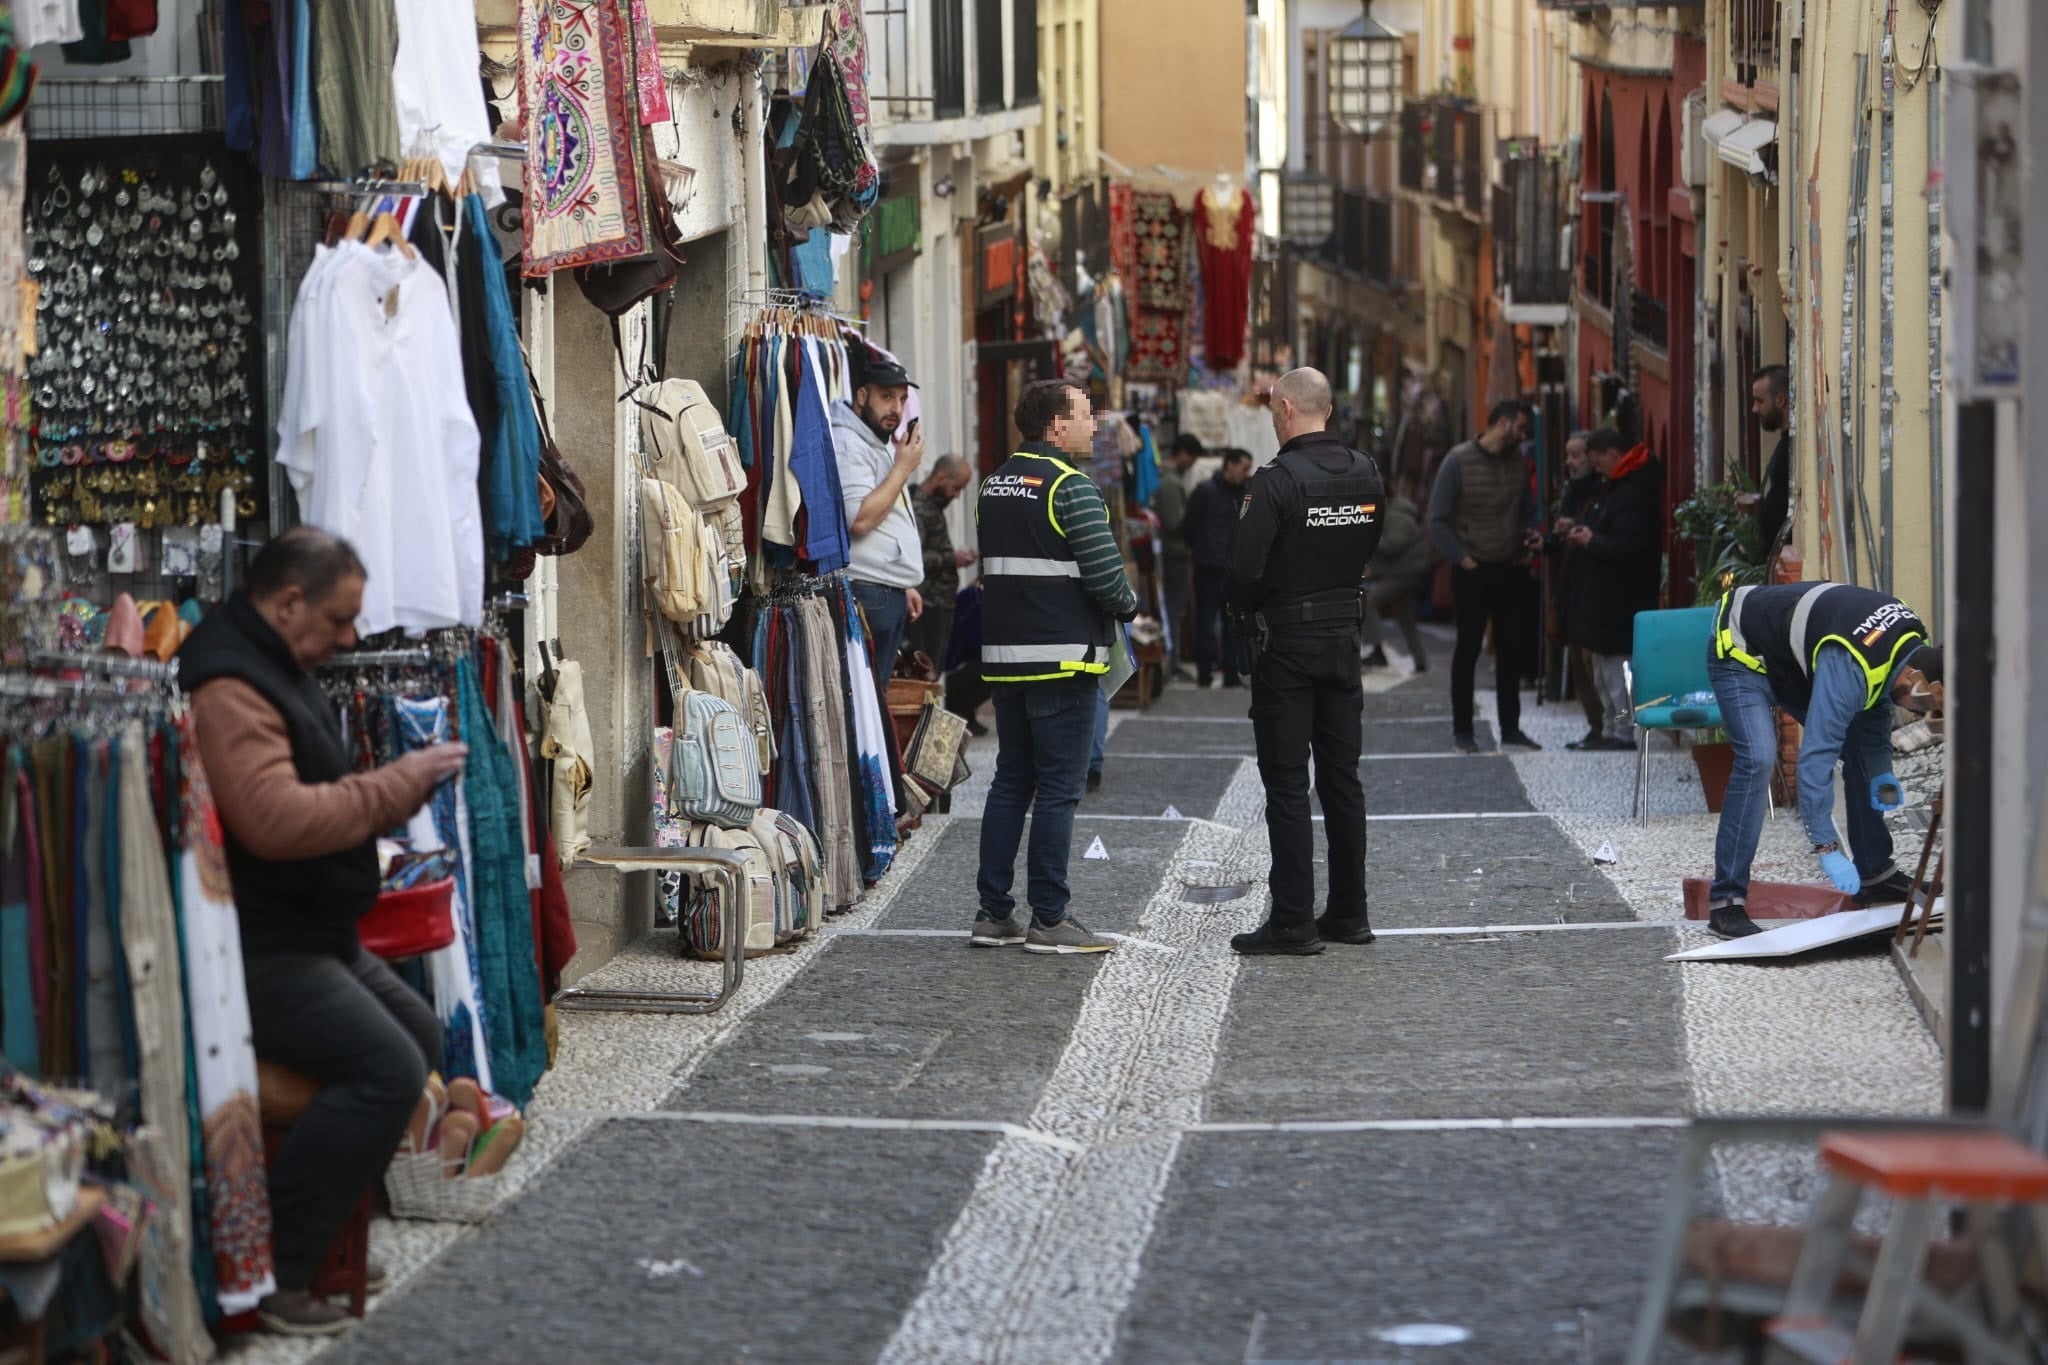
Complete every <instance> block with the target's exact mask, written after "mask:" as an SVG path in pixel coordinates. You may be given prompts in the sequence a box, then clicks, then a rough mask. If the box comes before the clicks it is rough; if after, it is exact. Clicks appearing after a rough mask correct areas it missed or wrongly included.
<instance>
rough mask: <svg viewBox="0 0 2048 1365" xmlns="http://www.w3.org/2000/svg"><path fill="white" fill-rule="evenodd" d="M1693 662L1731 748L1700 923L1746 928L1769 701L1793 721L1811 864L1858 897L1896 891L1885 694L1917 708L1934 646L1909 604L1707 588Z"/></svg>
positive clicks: (1889, 895) (1938, 673) (1873, 901)
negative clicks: (1701, 639) (1707, 604)
mask: <svg viewBox="0 0 2048 1365" xmlns="http://www.w3.org/2000/svg"><path fill="white" fill-rule="evenodd" d="M1707 675H1708V677H1709V678H1710V679H1711V680H1712V681H1713V685H1714V696H1715V698H1716V700H1718V701H1719V702H1720V704H1721V723H1722V724H1723V725H1724V726H1726V727H1727V730H1728V739H1729V742H1730V743H1732V744H1733V745H1734V747H1735V769H1734V772H1733V773H1732V774H1731V775H1730V776H1729V778H1728V795H1727V797H1726V798H1725V799H1724V800H1723V801H1722V803H1721V827H1720V832H1719V834H1717V835H1716V836H1715V839H1714V884H1713V886H1712V887H1711V888H1709V890H1708V893H1707V905H1708V908H1709V912H1710V913H1709V918H1708V921H1707V927H1708V928H1709V929H1711V930H1712V931H1713V932H1715V933H1716V934H1719V935H1720V936H1721V937H1723V938H1742V937H1744V936H1746V935H1749V934H1754V933H1756V932H1758V930H1757V925H1756V923H1755V922H1754V921H1753V920H1751V919H1750V917H1749V912H1748V909H1747V905H1746V901H1747V897H1748V895H1749V865H1750V861H1751V859H1753V858H1754V857H1755V856H1756V844H1757V839H1758V838H1759V837H1760V836H1761V835H1762V834H1763V828H1764V815H1765V812H1766V809H1767V804H1768V802H1769V799H1770V792H1769V787H1768V784H1769V782H1770V772H1771V760H1772V758H1773V756H1775V755H1776V753H1777V751H1778V727H1777V725H1776V723H1775V721H1774V720H1773V719H1772V716H1771V707H1772V706H1773V705H1774V704H1775V705H1778V706H1782V707H1784V708H1785V709H1786V710H1787V711H1789V712H1791V714H1792V717H1793V719H1795V720H1797V721H1798V722H1799V723H1800V724H1801V725H1802V726H1804V727H1805V733H1804V735H1803V737H1802V738H1801V740H1800V744H1799V818H1800V821H1801V822H1802V823H1803V824H1804V825H1805V826H1806V837H1807V838H1808V839H1809V840H1811V841H1812V843H1813V851H1814V855H1815V856H1816V857H1818V858H1819V859H1820V869H1821V871H1822V872H1825V873H1826V874H1827V876H1828V880H1829V881H1832V882H1833V883H1834V884H1835V886H1836V888H1837V889H1838V890H1840V891H1841V892H1842V893H1843V894H1845V895H1850V896H1854V897H1856V902H1857V904H1859V905H1865V906H1870V905H1890V904H1896V903H1898V902H1901V901H1904V900H1906V899H1907V897H1908V896H1909V895H1910V894H1911V893H1912V891H1913V882H1912V878H1910V877H1908V876H1907V875H1906V874H1905V873H1903V872H1901V871H1900V870H1899V869H1898V866H1897V865H1896V864H1895V863H1893V862H1892V836H1891V832H1890V831H1889V830H1887V829H1886V828H1885V824H1884V815H1885V812H1886V811H1893V810H1897V809H1898V808H1899V807H1900V806H1902V805H1904V804H1905V793H1904V791H1903V790H1902V789H1901V788H1900V786H1899V779H1898V778H1896V777H1894V776H1893V775H1892V707H1893V706H1894V705H1898V706H1902V707H1905V708H1906V709H1907V710H1912V711H1918V710H1924V709H1925V707H1926V704H1927V699H1928V696H1929V693H1928V691H1927V689H1926V686H1925V684H1928V683H1938V682H1940V681H1941V680H1942V654H1941V650H1940V649H1938V648H1936V647H1934V646H1932V645H1930V644H1928V643H1927V628H1926V626H1924V625H1923V624H1921V621H1920V618H1919V617H1918V616H1916V615H1914V614H1913V609H1912V608H1911V607H1908V606H1907V605H1906V604H1905V603H1903V602H1901V601H1899V599H1898V598H1896V597H1888V596H1886V595H1885V594H1883V593H1881V592H1874V591H1872V590H1871V589H1869V588H1856V587H1849V586H1847V585H1845V584H1841V583H1786V584H1782V585H1779V586H1777V587H1768V588H1737V589H1736V590H1735V591H1734V592H1732V593H1730V594H1728V596H1726V597H1724V598H1722V599H1721V608H1720V613H1719V615H1718V616H1717V617H1716V618H1715V623H1714V643H1713V646H1712V650H1711V653H1710V657H1709V659H1708V664H1707ZM1838 762H1839V763H1840V764H1841V765H1842V786H1843V789H1844V791H1845V792H1846V793H1847V795H1848V801H1849V849H1848V850H1847V851H1844V849H1843V847H1842V843H1841V839H1840V837H1839V836H1838V835H1837V834H1836V832H1835V821H1834V804H1835V764H1836V763H1838ZM1852 855H1853V859H1852Z"/></svg>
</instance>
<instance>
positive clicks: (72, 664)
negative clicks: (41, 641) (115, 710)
mask: <svg viewBox="0 0 2048 1365" xmlns="http://www.w3.org/2000/svg"><path fill="white" fill-rule="evenodd" d="M29 667H31V668H34V669H36V670H38V671H42V670H51V671H62V672H78V673H99V674H103V675H105V676H106V677H109V678H134V679H139V680H141V681H143V682H153V683H173V684H174V683H176V682H177V681H178V661H177V660H176V659H172V660H171V661H170V662H168V663H165V662H164V661H162V660H160V659H131V658H129V657H128V656H127V655H125V654H65V653H62V652H60V651H56V650H38V651H36V652H35V653H34V654H31V655H30V656H29Z"/></svg>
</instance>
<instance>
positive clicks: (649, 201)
mask: <svg viewBox="0 0 2048 1365" xmlns="http://www.w3.org/2000/svg"><path fill="white" fill-rule="evenodd" d="M640 153H641V164H642V166H643V167H644V168H645V174H644V176H643V178H642V182H641V189H642V194H641V199H642V201H643V202H644V203H645V204H646V207H647V240H648V244H649V247H650V250H649V251H648V252H647V254H646V255H644V256H636V257H634V258H633V259H632V260H630V261H618V262H615V263H612V264H609V265H586V266H581V267H578V269H577V270H576V272H575V274H576V286H577V288H579V289H581V290H582V291H583V297H584V298H586V299H589V300H590V303H591V306H592V307H594V308H596V309H598V310H600V311H601V312H604V313H607V314H609V315H610V316H612V317H614V318H618V317H623V316H624V315H625V314H627V313H629V312H631V311H632V309H633V305H634V304H636V303H639V302H640V301H641V300H642V299H649V298H653V297H654V296H655V295H656V294H660V293H663V292H665V291H666V290H667V289H668V287H669V286H670V285H672V284H674V283H675V282H676V271H677V270H678V269H679V268H680V267H681V266H682V264H683V231H682V229H681V228H680V227H678V226H677V225H676V212H675V206H674V205H673V204H671V203H670V202H669V197H668V190H667V189H666V187H665V186H664V185H663V183H662V173H661V163H660V160H659V159H658V158H657V157H656V156H655V155H654V134H653V132H652V130H650V129H649V128H647V127H646V126H645V125H642V127H641V129H640Z"/></svg>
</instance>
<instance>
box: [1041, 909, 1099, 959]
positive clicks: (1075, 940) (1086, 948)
mask: <svg viewBox="0 0 2048 1365" xmlns="http://www.w3.org/2000/svg"><path fill="white" fill-rule="evenodd" d="M1115 947H1116V942H1115V940H1113V939H1107V938H1104V937H1103V936H1102V935H1100V934H1091V933H1089V932H1088V930H1087V929H1086V928H1084V927H1083V926H1082V924H1081V922H1080V921H1079V920H1077V919H1075V918H1074V917H1073V916H1072V915H1069V916H1067V917H1066V918H1065V919H1063V920H1061V921H1060V922H1059V923H1058V924H1055V925H1054V926H1053V927H1052V928H1050V929H1041V928H1039V927H1038V925H1037V924H1036V923H1034V924H1033V925H1032V926H1031V932H1030V933H1028V934H1026V935H1025V936H1024V951H1025V952H1027V953H1106V952H1109V951H1110V950H1111V949H1113V948H1115Z"/></svg>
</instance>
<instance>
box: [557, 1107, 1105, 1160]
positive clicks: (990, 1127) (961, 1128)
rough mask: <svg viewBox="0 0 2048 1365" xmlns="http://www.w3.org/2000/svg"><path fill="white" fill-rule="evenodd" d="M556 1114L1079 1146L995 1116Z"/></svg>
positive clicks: (691, 1111) (672, 1111)
mask: <svg viewBox="0 0 2048 1365" xmlns="http://www.w3.org/2000/svg"><path fill="white" fill-rule="evenodd" d="M553 1112H555V1113H558V1114H563V1113H566V1114H579V1115H589V1116H590V1117H592V1118H600V1119H629V1120H632V1121H634V1122H661V1123H710V1124H736V1125H738V1126H740V1127H744V1128H856V1129H865V1130H868V1131H871V1132H879V1133H994V1134H996V1135H998V1136H1000V1137H1006V1138H1015V1139H1017V1140H1018V1141H1019V1142H1035V1143H1039V1144H1042V1145H1043V1146H1046V1147H1051V1148H1053V1149H1055V1150H1057V1151H1062V1152H1079V1151H1081V1150H1082V1148H1081V1145H1080V1144H1079V1143H1077V1142H1070V1141H1068V1140H1067V1139H1066V1138H1062V1137H1054V1136H1053V1135H1052V1134H1051V1133H1041V1132H1038V1131H1036V1130H1034V1129H1030V1128H1026V1127H1023V1126H1022V1125H1020V1124H1015V1123H1004V1122H1002V1121H1001V1120H999V1119H885V1118H869V1117H866V1116H863V1115H857V1114H742V1113H736V1112H732V1111H728V1110H719V1109H649V1110H643V1111H641V1112H638V1113H631V1114H614V1113H604V1112H600V1111H598V1110H595V1109H569V1110H562V1109H557V1110H555V1111H553Z"/></svg>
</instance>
